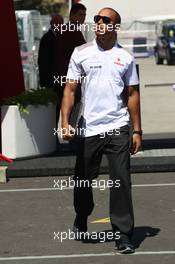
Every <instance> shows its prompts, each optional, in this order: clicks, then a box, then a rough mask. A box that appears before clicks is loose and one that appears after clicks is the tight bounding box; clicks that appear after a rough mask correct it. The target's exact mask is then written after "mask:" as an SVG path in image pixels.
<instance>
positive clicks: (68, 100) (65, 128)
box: [61, 80, 78, 140]
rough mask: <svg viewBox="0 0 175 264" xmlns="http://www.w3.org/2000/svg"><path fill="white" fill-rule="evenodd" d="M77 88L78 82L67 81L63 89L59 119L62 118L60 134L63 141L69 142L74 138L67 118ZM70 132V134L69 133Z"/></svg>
mask: <svg viewBox="0 0 175 264" xmlns="http://www.w3.org/2000/svg"><path fill="white" fill-rule="evenodd" d="M77 86H78V82H77V81H75V80H69V81H67V83H66V86H65V88H64V95H63V99H62V104H61V117H62V126H61V127H62V134H63V139H65V140H71V139H72V138H73V136H74V133H73V132H74V129H73V128H72V130H70V128H71V126H70V125H69V117H70V113H71V110H72V107H73V105H74V101H75V92H76V89H77ZM71 131H72V133H71Z"/></svg>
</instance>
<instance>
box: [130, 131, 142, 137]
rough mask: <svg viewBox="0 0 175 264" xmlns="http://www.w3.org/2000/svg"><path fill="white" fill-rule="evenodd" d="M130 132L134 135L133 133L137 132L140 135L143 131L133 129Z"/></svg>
mask: <svg viewBox="0 0 175 264" xmlns="http://www.w3.org/2000/svg"><path fill="white" fill-rule="evenodd" d="M132 134H133V135H134V134H138V135H140V136H142V134H143V131H142V130H133V132H132Z"/></svg>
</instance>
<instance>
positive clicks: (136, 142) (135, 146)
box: [131, 134, 142, 155]
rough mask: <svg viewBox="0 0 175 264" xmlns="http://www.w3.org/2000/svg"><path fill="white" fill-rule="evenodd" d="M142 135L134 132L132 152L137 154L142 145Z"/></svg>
mask: <svg viewBox="0 0 175 264" xmlns="http://www.w3.org/2000/svg"><path fill="white" fill-rule="evenodd" d="M141 143H142V136H141V135H139V134H133V136H132V144H131V154H132V155H133V154H136V153H137V152H138V151H139V150H140V147H141Z"/></svg>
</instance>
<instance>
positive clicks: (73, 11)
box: [70, 3, 86, 15]
mask: <svg viewBox="0 0 175 264" xmlns="http://www.w3.org/2000/svg"><path fill="white" fill-rule="evenodd" d="M79 10H85V11H86V7H85V6H84V5H83V4H79V3H77V4H74V5H72V7H71V10H70V15H72V14H73V15H74V14H76V13H77V12H78V11H79Z"/></svg>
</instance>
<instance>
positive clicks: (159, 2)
mask: <svg viewBox="0 0 175 264" xmlns="http://www.w3.org/2000/svg"><path fill="white" fill-rule="evenodd" d="M81 3H82V4H84V5H85V6H86V7H87V18H86V22H92V20H93V16H94V15H95V14H97V13H98V11H99V10H100V9H101V8H103V7H112V8H114V9H116V10H117V11H118V12H119V13H120V15H121V17H122V19H123V20H124V21H126V20H133V19H135V18H141V17H145V16H157V15H174V14H175V1H174V0H167V1H166V2H165V0H144V1H141V0H133V1H131V0H130V1H129V0H95V1H94V0H82V1H81Z"/></svg>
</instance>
